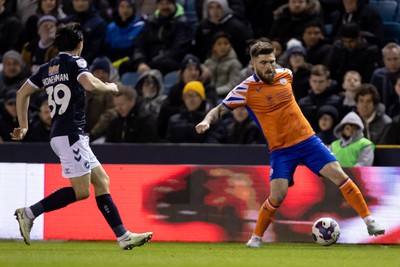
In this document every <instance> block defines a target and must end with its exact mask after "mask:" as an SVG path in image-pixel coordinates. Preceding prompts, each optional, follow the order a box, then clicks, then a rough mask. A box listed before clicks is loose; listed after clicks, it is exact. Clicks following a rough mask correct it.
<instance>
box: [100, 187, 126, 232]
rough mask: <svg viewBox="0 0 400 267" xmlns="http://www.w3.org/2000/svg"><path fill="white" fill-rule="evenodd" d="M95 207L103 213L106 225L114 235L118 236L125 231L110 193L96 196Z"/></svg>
mask: <svg viewBox="0 0 400 267" xmlns="http://www.w3.org/2000/svg"><path fill="white" fill-rule="evenodd" d="M96 202H97V207H98V208H99V210H100V211H101V213H102V214H103V216H104V218H105V219H106V221H107V223H108V225H109V226H110V227H111V229H112V230H113V232H114V233H115V235H116V237H120V236H122V235H123V234H125V233H126V232H127V230H126V229H125V227H124V226H123V224H122V220H121V217H120V216H119V212H118V209H117V206H116V205H115V204H114V201H113V200H112V197H111V195H110V194H105V195H100V196H97V197H96Z"/></svg>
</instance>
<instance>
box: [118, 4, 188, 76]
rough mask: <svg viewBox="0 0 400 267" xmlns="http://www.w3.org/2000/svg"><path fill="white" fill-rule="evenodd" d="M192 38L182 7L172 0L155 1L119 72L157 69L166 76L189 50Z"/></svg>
mask: <svg viewBox="0 0 400 267" xmlns="http://www.w3.org/2000/svg"><path fill="white" fill-rule="evenodd" d="M160 33H162V34H160ZM192 39H193V34H192V32H191V26H190V24H189V23H188V21H187V18H186V16H185V13H184V9H183V7H182V6H181V5H179V4H177V3H176V2H175V1H172V0H157V10H156V12H155V13H154V14H153V15H151V16H149V18H148V20H147V21H146V24H145V26H144V27H143V29H142V32H141V34H140V35H139V37H138V40H137V46H136V47H135V51H134V54H133V57H132V58H131V59H130V60H129V61H127V62H124V63H122V64H121V66H120V68H119V70H120V74H121V75H122V74H123V73H124V72H127V71H136V72H139V73H140V74H143V73H144V72H145V71H148V70H150V69H158V70H159V71H161V73H162V74H163V75H165V74H167V73H169V72H172V71H176V70H178V69H179V67H180V62H181V60H182V59H183V57H184V56H185V55H186V54H187V53H188V52H189V49H190V46H191V43H192Z"/></svg>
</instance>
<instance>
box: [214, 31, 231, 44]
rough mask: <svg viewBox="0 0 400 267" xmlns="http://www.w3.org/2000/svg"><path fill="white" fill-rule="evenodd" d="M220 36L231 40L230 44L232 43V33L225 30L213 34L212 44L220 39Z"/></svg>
mask: <svg viewBox="0 0 400 267" xmlns="http://www.w3.org/2000/svg"><path fill="white" fill-rule="evenodd" d="M220 38H225V39H227V40H228V42H229V43H230V44H232V37H231V35H230V34H229V33H227V32H223V31H220V32H217V33H215V34H214V35H213V40H212V44H215V43H216V42H217V41H218V39H220Z"/></svg>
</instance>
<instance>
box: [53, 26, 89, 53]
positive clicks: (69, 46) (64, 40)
mask: <svg viewBox="0 0 400 267" xmlns="http://www.w3.org/2000/svg"><path fill="white" fill-rule="evenodd" d="M82 41H83V34H82V27H81V25H80V24H79V23H76V22H70V23H68V24H60V25H59V26H58V27H57V32H56V39H55V40H54V44H55V46H56V47H57V49H58V50H59V51H72V50H74V49H75V48H76V47H77V46H78V44H79V43H80V42H82Z"/></svg>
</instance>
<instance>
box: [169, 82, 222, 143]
mask: <svg viewBox="0 0 400 267" xmlns="http://www.w3.org/2000/svg"><path fill="white" fill-rule="evenodd" d="M182 99H183V102H184V105H183V106H182V109H181V111H180V112H179V113H178V114H175V115H173V116H171V118H170V119H169V122H168V130H167V136H166V141H167V142H170V143H222V142H223V140H224V139H225V136H226V133H225V129H224V127H223V126H222V124H221V123H219V124H215V125H213V126H212V128H211V131H208V132H207V133H206V134H205V135H199V134H197V132H196V130H195V126H196V125H197V124H198V123H200V122H201V121H202V120H203V118H204V116H205V115H206V114H207V112H208V111H209V110H210V109H211V108H212V107H211V106H210V105H209V103H207V101H206V93H205V89H204V86H203V84H202V82H199V81H191V82H188V83H187V84H186V85H185V87H184V89H183V92H182Z"/></svg>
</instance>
